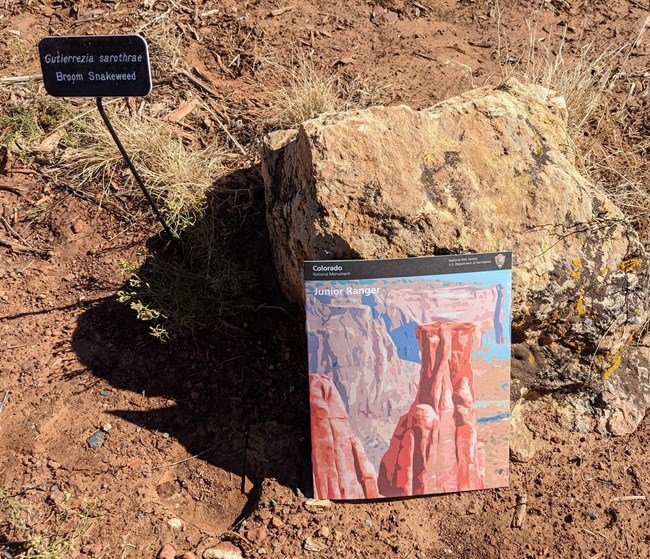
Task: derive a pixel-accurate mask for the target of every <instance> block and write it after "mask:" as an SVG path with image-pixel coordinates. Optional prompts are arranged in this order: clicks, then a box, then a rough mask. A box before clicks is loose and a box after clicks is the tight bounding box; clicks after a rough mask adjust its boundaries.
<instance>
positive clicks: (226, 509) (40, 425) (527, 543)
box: [0, 0, 650, 559]
mask: <svg viewBox="0 0 650 559" xmlns="http://www.w3.org/2000/svg"><path fill="white" fill-rule="evenodd" d="M379 5H381V6H383V7H384V8H387V9H388V10H390V11H394V12H395V13H396V14H397V15H398V19H397V21H396V22H393V23H391V21H392V19H391V18H384V19H382V18H381V17H375V18H372V13H373V7H374V6H373V3H371V2H363V1H360V0H351V1H350V2H343V1H342V0H328V1H323V2H317V1H315V0H314V1H310V2H306V1H302V2H294V3H290V2H287V3H282V2H278V1H269V0H259V1H252V2H245V3H237V2H234V1H231V0H225V1H224V2H217V1H216V0H196V2H190V1H189V0H178V1H173V0H159V1H156V0H145V1H144V2H136V1H134V0H125V1H119V0H117V1H105V2H101V1H98V0H86V1H83V2H71V1H69V0H57V1H55V2H51V1H45V0H43V1H40V2H37V1H35V0H24V1H20V0H4V2H0V53H1V56H0V77H10V76H27V75H33V74H38V73H39V71H40V70H39V66H38V59H37V44H38V42H39V40H40V39H41V38H43V37H44V36H47V35H64V34H75V35H76V34H103V33H133V32H138V31H141V32H142V34H143V35H144V36H145V38H153V37H155V36H157V35H160V34H161V33H162V32H163V28H165V29H167V30H168V31H169V30H171V31H172V32H174V33H177V34H179V35H180V36H181V37H182V40H181V43H180V49H181V53H180V61H179V64H178V65H177V67H176V70H174V71H168V72H167V73H165V72H162V71H160V70H157V72H156V74H155V75H154V78H155V81H156V87H155V88H154V91H153V92H152V93H151V94H150V95H149V96H148V97H147V98H145V99H144V100H142V101H141V100H137V101H136V102H135V104H132V106H136V105H138V106H139V105H140V104H141V103H144V107H145V110H151V111H154V109H155V110H157V111H158V112H159V113H162V114H164V113H165V111H167V112H169V111H171V110H173V109H174V108H176V106H178V104H179V103H180V101H181V100H182V99H183V98H185V97H186V96H187V95H188V93H189V92H193V93H194V94H195V95H197V96H198V95H207V94H206V92H205V91H201V90H199V89H198V88H197V86H196V84H195V83H191V82H189V81H188V80H187V79H186V78H185V77H183V76H182V75H181V74H179V73H178V70H181V69H186V70H187V71H188V72H190V73H193V72H195V71H198V72H199V74H196V73H194V74H192V75H195V76H200V79H201V80H203V82H205V83H206V84H208V85H209V87H210V88H211V89H212V94H210V95H211V98H212V99H213V101H214V102H215V103H216V104H217V105H219V106H221V107H222V108H223V112H224V114H225V115H226V116H227V117H228V118H229V119H230V121H231V122H233V123H234V122H235V121H236V120H237V119H238V118H240V119H242V121H243V123H244V128H245V129H244V130H242V131H241V132H240V133H239V140H240V141H241V142H242V143H245V144H247V145H248V144H250V142H251V141H252V138H254V137H255V135H256V134H258V133H259V125H258V124H256V122H257V121H255V120H254V119H253V118H252V117H250V115H251V114H263V112H264V110H265V108H266V101H265V99H266V97H265V95H266V93H267V88H266V87H265V80H266V79H267V78H268V74H265V73H264V72H262V71H258V70H259V68H260V64H262V63H263V60H264V59H271V60H274V61H276V62H278V63H280V64H289V63H290V60H291V56H292V52H294V53H295V52H296V49H300V50H301V51H302V52H304V53H307V54H310V55H312V57H313V59H314V60H315V61H316V64H317V66H318V67H319V68H321V69H322V71H323V72H325V73H330V72H337V73H341V74H343V73H346V74H349V75H359V76H363V77H365V78H367V79H369V80H371V81H372V82H376V83H381V84H384V85H386V86H388V87H387V88H386V89H385V90H384V93H383V95H384V97H383V99H382V102H384V103H386V104H397V103H406V104H409V105H411V106H413V107H416V108H421V107H426V106H430V105H432V104H434V103H435V102H437V101H440V100H442V99H445V98H447V97H450V96H452V95H455V94H457V93H460V92H462V91H464V90H466V89H468V88H470V87H473V86H479V85H483V84H484V83H498V81H499V80H500V78H501V76H502V74H503V61H504V60H506V62H507V61H508V59H509V60H510V64H511V65H514V64H516V62H517V60H519V59H520V58H521V57H522V56H524V57H525V53H526V52H527V48H528V44H529V38H530V34H531V26H532V27H533V28H535V29H536V30H537V33H538V37H545V42H544V43H541V42H539V43H538V45H542V44H543V45H547V44H550V45H556V44H557V45H559V44H560V37H561V36H562V35H563V34H565V43H564V51H565V53H564V54H565V56H566V57H567V58H568V59H570V58H572V57H574V58H575V57H577V56H578V55H579V53H580V47H581V46H582V45H586V44H589V43H590V42H591V41H594V45H595V46H594V48H595V50H596V51H598V49H601V50H602V49H604V48H606V47H608V46H623V45H625V44H628V45H629V44H630V43H631V42H633V41H634V40H635V38H636V36H637V33H638V31H639V29H640V28H641V26H642V25H643V22H644V20H645V18H646V17H647V16H648V14H650V2H648V1H647V0H638V1H635V0H610V1H609V2H588V1H578V0H546V1H543V2H540V3H529V2H524V1H523V0H521V1H518V0H504V1H503V2H501V5H500V6H499V5H498V4H497V3H495V2H493V1H490V0H457V1H453V0H442V1H440V2H432V1H431V0H422V1H421V2H416V1H410V0H384V1H380V2H379ZM284 7H289V8H290V9H288V10H281V8H284ZM499 37H500V39H499ZM649 41H650V38H649V37H647V36H644V37H642V38H641V41H640V42H639V43H638V44H637V45H636V49H635V56H634V57H632V58H631V60H630V65H629V69H628V71H627V74H626V75H625V76H624V77H623V78H622V79H621V80H620V81H619V83H620V92H621V97H620V99H625V102H626V103H627V104H628V106H629V107H630V110H629V112H628V113H627V114H628V115H629V118H639V119H642V120H643V121H644V122H646V123H647V120H646V119H647V113H646V112H644V111H645V110H646V109H647V106H648V97H647V94H648V91H649V89H648V88H649V86H650V84H649V83H648V67H649V65H650V58H649V57H648V54H649V51H650V44H649ZM556 48H557V47H556ZM217 53H218V54H219V57H217V56H216V54H217ZM237 55H239V57H237ZM153 62H154V67H155V66H156V64H155V60H154V61H153ZM632 83H636V85H635V88H634V90H633V95H632V96H627V94H628V93H629V92H630V87H631V84H632ZM38 87H40V85H39V84H38V83H36V85H31V84H26V83H20V82H19V83H8V82H7V81H3V82H0V102H2V103H4V104H8V103H11V102H15V101H16V100H18V99H20V98H21V96H26V95H28V94H29V91H30V90H33V89H34V88H38ZM152 107H153V108H152ZM643 115H645V116H643ZM194 117H195V118H194V120H192V121H191V123H192V125H188V126H187V127H186V132H187V134H188V135H190V136H191V135H196V137H197V138H198V137H199V136H201V138H203V139H205V137H206V135H207V134H208V133H209V132H210V129H209V128H208V129H206V128H201V125H200V122H201V118H200V115H199V116H197V115H194ZM197 123H199V124H197ZM256 126H257V128H256ZM641 130H642V132H643V133H645V134H646V136H645V137H646V138H647V134H648V133H649V132H650V127H648V126H647V125H646V126H645V128H643V127H642V128H641ZM215 133H216V132H215ZM641 139H642V138H639V141H641ZM0 147H1V146H0ZM57 157H58V152H57V151H54V152H50V153H44V154H35V155H33V156H32V157H31V158H30V159H29V160H28V161H27V162H20V161H18V160H13V161H10V162H9V164H7V165H2V163H1V161H0V205H1V206H2V217H3V220H2V225H0V370H1V374H0V491H1V492H2V493H0V496H3V499H5V501H6V500H7V499H9V498H11V499H12V500H13V502H19V503H21V504H22V505H29V506H30V508H29V509H27V508H22V509H20V510H21V511H22V512H21V517H22V518H23V519H26V523H27V524H29V526H31V527H32V528H33V529H34V530H37V531H38V530H40V531H43V530H47V531H49V533H54V532H57V531H59V532H66V531H70V530H73V529H74V528H75V526H77V525H78V524H79V522H81V521H82V518H83V517H89V519H90V520H89V523H88V525H89V527H88V528H87V530H85V531H83V533H82V535H81V536H80V537H79V539H78V541H77V542H76V543H75V545H74V547H73V549H72V551H71V552H70V553H69V556H70V557H78V558H90V557H92V558H119V559H126V558H153V557H156V556H157V554H158V553H159V550H161V548H162V547H163V545H164V544H170V545H171V546H173V548H174V549H175V551H176V553H177V554H178V555H180V554H182V553H183V552H193V553H195V554H196V555H197V556H198V557H201V556H202V554H203V551H204V550H205V549H206V548H209V547H212V546H214V545H215V544H216V543H217V542H219V541H220V540H229V541H231V542H232V543H233V544H234V545H236V546H238V547H239V548H240V549H241V551H242V553H243V554H244V555H245V556H246V557H257V556H262V555H266V556H270V557H322V558H327V557H391V558H392V557H395V558H400V559H407V558H411V559H413V558H417V559H433V558H453V557H458V558H481V559H482V558H495V559H496V558H509V557H522V558H531V559H532V558H541V557H566V558H574V557H575V558H590V559H601V558H602V559H604V558H621V557H631V558H641V557H650V517H649V506H650V504H649V502H648V501H647V500H645V498H643V499H642V498H641V497H642V496H643V497H645V496H648V492H649V491H650V474H649V471H650V456H648V453H647V448H648V445H649V443H650V422H649V421H648V420H647V419H646V420H645V421H644V422H643V423H642V424H641V426H640V428H639V430H638V431H637V432H636V433H635V434H633V435H630V436H627V437H622V438H618V439H607V438H602V437H601V436H597V435H594V434H580V433H570V432H566V431H563V430H562V429H560V427H559V426H558V425H557V423H556V422H555V412H554V406H553V404H552V402H550V401H549V400H546V399H542V400H539V401H538V402H537V403H536V405H535V410H534V411H533V412H532V413H531V415H530V416H529V418H528V421H529V424H530V427H531V429H532V430H533V432H534V436H535V444H536V446H537V448H538V451H537V454H536V456H535V457H534V458H533V459H532V460H531V461H530V462H527V463H523V464H522V463H512V465H511V467H512V469H511V485H510V487H509V488H507V489H499V490H488V491H481V492H472V493H465V494H452V495H445V496H436V497H430V498H418V499H407V500H392V501H386V502H376V503H353V504H340V503H334V504H332V505H331V506H330V507H327V508H316V509H315V508H314V507H313V506H310V504H309V502H308V497H309V494H310V491H311V490H310V484H311V480H310V447H309V429H308V397H307V379H306V374H305V373H306V371H305V358H304V357H305V343H304V329H303V317H302V316H301V315H300V312H299V310H298V309H296V308H294V307H290V306H288V305H287V304H286V303H285V302H284V301H283V300H282V298H281V296H280V295H279V290H278V288H277V285H276V280H275V279H274V276H273V272H272V266H271V256H270V249H269V246H268V242H267V233H266V228H265V224H264V220H263V216H264V207H263V204H264V202H263V191H262V186H261V182H260V178H259V175H258V174H257V173H256V172H255V170H254V169H252V170H248V171H246V172H243V173H239V174H238V173H235V174H234V175H233V180H234V179H237V180H235V182H236V184H237V185H238V188H239V189H241V191H242V192H243V193H244V194H245V195H246V196H252V200H251V204H250V206H249V207H248V208H247V209H246V210H245V216H244V218H241V219H242V223H240V224H239V226H238V230H237V231H236V233H233V234H232V238H231V242H232V243H233V245H234V246H237V247H238V249H239V252H240V253H241V254H242V255H244V256H245V260H247V263H248V265H249V266H250V268H251V269H256V270H258V272H257V274H258V284H259V286H260V287H259V289H258V293H256V294H255V295H256V297H257V298H258V299H259V300H260V302H261V303H264V304H265V307H263V308H261V309H259V310H258V311H256V312H251V313H249V314H248V315H247V316H246V317H245V318H244V319H242V320H241V322H240V323H239V324H238V327H239V328H241V332H242V333H241V334H240V335H238V336H232V335H228V334H226V333H224V332H221V331H219V329H218V328H215V330H214V331H212V332H208V333H202V334H201V335H197V336H187V337H176V338H174V339H173V340H171V341H170V342H168V343H166V344H160V343H159V342H158V341H156V340H155V339H153V338H151V337H150V336H149V335H148V333H147V330H146V327H145V325H143V324H142V323H139V322H138V321H137V320H136V319H135V318H134V316H133V314H132V313H131V311H130V310H129V309H127V308H126V307H124V306H123V305H121V304H119V303H117V301H116V299H115V292H116V291H117V290H119V289H120V288H121V287H122V286H123V284H124V282H125V278H124V276H123V275H122V274H121V272H120V268H119V260H120V259H121V258H126V259H130V260H137V259H139V258H141V256H139V255H141V253H142V248H143V247H144V246H145V245H146V244H147V243H148V242H149V241H150V240H151V239H152V238H153V237H155V235H156V231H157V227H156V226H155V224H154V223H153V222H152V221H146V219H144V218H143V217H142V216H139V217H134V214H133V213H132V212H130V211H128V208H126V207H125V206H123V205H122V204H121V202H120V199H119V198H115V200H113V201H111V200H107V202H106V203H105V204H103V205H101V206H100V205H98V204H97V203H96V202H97V199H96V197H95V194H96V192H94V191H92V190H90V191H88V192H86V191H85V190H83V189H82V190H80V189H78V188H77V187H76V186H75V185H66V184H64V183H63V182H61V181H59V180H57V178H56V169H57ZM0 159H1V158H0ZM118 186H119V185H118ZM71 187H72V188H71ZM228 219H229V220H230V223H234V222H235V218H234V217H233V216H230V217H229V218H228ZM107 423H110V424H111V429H110V430H109V431H108V434H107V435H106V437H105V441H104V444H103V446H102V447H101V448H99V449H97V450H91V449H89V448H88V445H87V443H86V439H87V438H88V437H90V436H91V435H92V434H93V433H95V432H96V431H97V430H98V429H100V427H102V426H103V425H105V424H107ZM303 495H306V496H307V497H304V496H303ZM521 495H526V496H527V515H526V518H525V520H524V523H523V526H522V527H521V528H513V527H511V524H512V519H513V515H514V514H515V512H516V505H517V499H518V496H521ZM630 496H634V497H637V498H636V499H626V498H627V497H630ZM10 512H11V511H9V510H8V509H7V508H6V507H4V508H3V509H2V510H0V557H2V558H3V559H5V558H13V557H15V556H17V555H18V553H19V552H20V550H21V546H22V545H23V542H22V541H21V540H23V539H25V535H24V531H23V532H21V531H20V530H17V524H18V521H17V520H16V518H15V517H14V518H13V519H12V518H11V517H10ZM14 512H15V510H14ZM175 519H178V520H180V523H176V524H175V523H174V522H172V523H171V524H170V523H169V521H170V520H175ZM21 534H22V535H21ZM25 556H26V557H27V556H29V555H25ZM32 556H33V555H32ZM187 557H190V556H189V555H188V556H187Z"/></svg>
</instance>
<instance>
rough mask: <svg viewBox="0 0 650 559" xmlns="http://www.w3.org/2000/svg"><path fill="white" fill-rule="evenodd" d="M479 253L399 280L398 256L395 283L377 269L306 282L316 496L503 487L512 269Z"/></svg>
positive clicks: (372, 496) (417, 269)
mask: <svg viewBox="0 0 650 559" xmlns="http://www.w3.org/2000/svg"><path fill="white" fill-rule="evenodd" d="M506 254H508V255H509V253H506ZM479 256H482V255H479ZM487 256H488V257H489V258H490V259H491V260H490V261H493V262H494V263H495V265H494V267H493V269H490V267H489V266H488V267H487V269H486V267H485V266H483V267H481V268H480V269H481V271H474V267H473V266H472V265H471V262H470V263H469V264H468V265H467V266H464V267H462V268H461V269H462V272H460V273H459V272H458V271H457V270H458V268H459V265H458V264H454V262H457V261H455V260H453V259H452V258H451V257H431V260H432V261H433V260H434V259H437V260H436V265H435V266H433V269H434V270H435V271H436V274H433V275H430V276H428V275H422V259H417V260H418V265H417V266H416V267H415V268H414V267H413V266H412V265H411V261H413V260H414V259H403V262H404V271H403V275H401V276H399V277H394V275H395V274H394V270H395V269H396V266H397V265H398V264H399V261H396V260H392V261H390V262H391V270H393V272H392V274H391V275H392V276H393V277H386V278H382V277H371V276H377V275H381V268H380V267H379V269H378V266H377V264H376V261H374V262H375V265H374V266H373V267H372V269H371V270H370V271H367V272H364V271H363V267H362V264H361V263H362V262H364V261H354V262H355V264H354V266H355V268H354V271H353V273H352V277H353V279H336V278H337V277H350V274H349V273H347V272H345V266H346V264H347V263H348V262H351V261H345V262H340V263H338V265H337V267H336V268H337V269H336V272H335V273H334V272H332V273H330V275H331V276H334V279H330V277H326V278H324V279H320V278H317V279H313V278H310V277H307V274H306V277H307V280H306V282H305V309H306V316H307V335H308V351H309V387H310V404H311V434H312V437H311V438H312V463H313V477H314V494H315V497H316V498H319V499H341V500H358V499H376V498H390V497H406V496H415V495H430V494H435V493H447V492H455V491H467V490H475V489H485V488H493V487H502V486H506V485H508V474H509V466H508V451H509V449H508V429H509V418H510V305H511V298H512V296H511V270H510V266H509V263H508V265H507V266H504V260H503V258H504V255H503V254H497V255H487ZM444 258H447V261H448V262H449V265H448V266H442V268H441V266H440V260H439V259H444ZM472 261H476V259H473V260H472ZM485 261H486V262H487V260H485ZM367 262H371V261H367ZM508 262H509V261H508ZM341 268H342V269H341ZM306 269H307V268H306ZM313 269H318V270H321V269H322V270H327V269H328V268H327V267H326V266H325V267H324V266H322V265H321V266H320V267H319V268H317V267H314V268H313ZM332 269H333V268H332ZM440 271H442V273H438V272H440ZM411 272H412V273H414V274H415V273H416V274H417V275H410V273H411ZM355 274H356V275H355ZM321 275H322V274H321Z"/></svg>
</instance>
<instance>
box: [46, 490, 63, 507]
mask: <svg viewBox="0 0 650 559" xmlns="http://www.w3.org/2000/svg"><path fill="white" fill-rule="evenodd" d="M46 501H47V503H48V504H49V505H54V506H55V507H60V506H61V505H63V502H64V501H65V493H64V492H63V491H61V490H57V491H52V493H50V494H49V495H48V496H47V499H46Z"/></svg>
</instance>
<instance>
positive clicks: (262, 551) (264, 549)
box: [257, 547, 266, 555]
mask: <svg viewBox="0 0 650 559" xmlns="http://www.w3.org/2000/svg"><path fill="white" fill-rule="evenodd" d="M257 554H258V555H266V548H264V547H260V548H259V549H258V550H257Z"/></svg>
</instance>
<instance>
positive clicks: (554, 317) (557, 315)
mask: <svg viewBox="0 0 650 559" xmlns="http://www.w3.org/2000/svg"><path fill="white" fill-rule="evenodd" d="M549 318H550V319H551V320H552V321H553V322H555V321H556V320H557V319H558V318H560V311H558V310H557V309H555V310H554V311H553V312H552V313H551V316H550V317H549Z"/></svg>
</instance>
